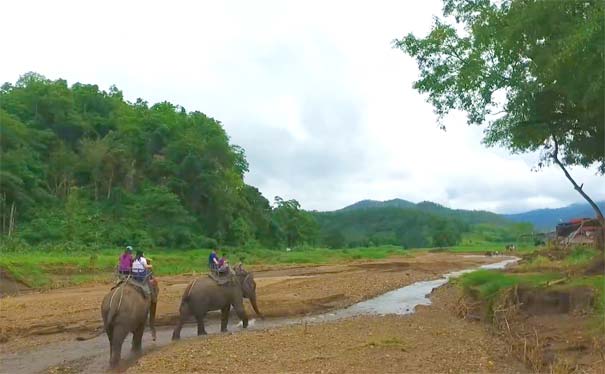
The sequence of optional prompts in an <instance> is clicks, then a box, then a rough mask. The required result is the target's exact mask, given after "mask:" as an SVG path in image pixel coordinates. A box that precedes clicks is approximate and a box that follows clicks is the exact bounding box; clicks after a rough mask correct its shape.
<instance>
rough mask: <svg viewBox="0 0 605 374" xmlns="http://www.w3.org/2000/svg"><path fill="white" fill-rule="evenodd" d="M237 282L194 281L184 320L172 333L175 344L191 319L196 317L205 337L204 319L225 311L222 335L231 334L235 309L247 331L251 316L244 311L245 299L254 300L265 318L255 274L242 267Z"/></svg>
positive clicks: (187, 291) (184, 304) (187, 293)
mask: <svg viewBox="0 0 605 374" xmlns="http://www.w3.org/2000/svg"><path fill="white" fill-rule="evenodd" d="M233 278H234V279H233V282H230V283H228V284H224V285H219V284H217V282H216V281H214V280H213V279H210V278H209V277H203V278H198V279H196V280H194V281H193V282H191V283H190V284H189V286H187V288H186V289H185V292H184V294H183V298H182V299H181V306H180V309H179V313H180V318H179V322H178V324H177V326H176V327H175V329H174V332H173V333H172V340H176V339H180V337H181V329H182V328H183V324H184V323H185V322H186V321H187V320H188V319H189V318H190V317H191V316H194V317H195V320H196V321H197V334H198V335H205V334H206V330H205V329H204V317H205V316H206V313H207V312H209V311H211V310H220V311H221V331H222V332H225V331H227V323H228V322H229V311H230V310H231V307H233V309H235V312H236V313H237V316H238V317H239V318H240V319H241V320H242V324H243V327H244V328H247V327H248V316H247V315H246V311H245V309H244V303H243V298H247V299H250V303H251V304H252V308H254V311H255V312H256V314H257V315H258V316H259V317H260V318H263V316H262V314H261V313H260V312H259V311H258V306H257V305H256V282H255V281H254V277H253V276H252V273H249V272H246V271H245V270H243V269H242V268H241V267H240V268H237V269H236V271H235V276H234V277H233Z"/></svg>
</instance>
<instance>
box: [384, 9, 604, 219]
mask: <svg viewBox="0 0 605 374" xmlns="http://www.w3.org/2000/svg"><path fill="white" fill-rule="evenodd" d="M604 9H605V2H603V1H600V0H586V1H525V0H503V1H490V0H444V8H443V16H444V17H446V19H445V20H444V19H436V20H435V23H434V25H433V28H432V30H431V32H430V33H429V34H428V36H426V37H424V38H418V37H416V36H415V35H413V34H408V35H407V36H406V37H404V38H403V39H400V40H396V41H395V46H396V47H398V48H400V49H402V50H403V51H404V52H406V53H408V54H409V55H411V56H413V57H415V58H416V61H417V63H418V66H419V68H420V79H419V80H418V81H417V82H415V84H414V87H415V88H416V89H417V90H418V91H420V92H421V93H427V94H428V101H429V102H431V103H432V104H433V106H434V108H435V111H436V113H437V114H438V115H439V117H440V119H442V118H443V116H444V115H446V114H447V113H448V112H449V111H451V110H453V109H458V110H463V111H466V112H467V114H468V122H469V124H478V125H486V129H485V138H484V142H485V143H486V144H487V145H496V144H499V145H502V146H504V147H506V148H508V149H509V150H510V151H511V152H513V153H518V152H529V151H537V150H539V151H541V153H542V157H541V160H540V163H539V164H538V166H539V167H542V166H544V165H547V164H551V163H554V164H556V165H558V166H559V167H560V168H561V169H562V171H563V172H564V174H565V176H566V177H567V179H568V180H569V181H570V182H571V183H572V185H573V186H574V188H575V189H576V190H577V191H578V192H579V193H580V194H581V195H582V197H583V198H584V199H586V201H588V203H589V204H590V205H591V206H592V207H593V209H594V211H595V215H596V216H597V218H598V219H599V221H600V222H601V223H602V224H603V225H604V227H605V219H604V218H603V214H602V212H601V211H600V210H599V208H598V206H597V205H596V204H595V203H594V202H593V201H592V199H591V198H590V197H589V196H588V195H587V194H586V193H585V192H584V191H583V189H582V187H583V185H578V184H577V183H576V181H575V180H574V179H573V178H572V177H571V175H570V174H569V172H568V170H567V167H568V166H571V165H581V166H585V167H586V166H590V165H595V164H596V166H597V167H598V173H599V174H601V175H603V174H604V173H605V152H603V151H604V149H605V122H604V121H605V109H604V106H605V81H604V70H605V69H604V67H605V57H604V56H605V32H604V23H603V19H604V17H605V11H604ZM448 20H451V22H448Z"/></svg>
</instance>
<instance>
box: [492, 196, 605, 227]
mask: <svg viewBox="0 0 605 374" xmlns="http://www.w3.org/2000/svg"><path fill="white" fill-rule="evenodd" d="M597 205H598V206H599V208H601V211H603V210H605V201H598V202H597ZM503 216H504V217H506V218H508V219H509V220H511V221H515V222H531V223H533V224H534V226H535V227H536V228H537V229H538V230H554V228H555V226H556V225H557V224H558V223H560V222H565V221H568V220H570V219H573V218H584V217H588V218H590V217H594V216H595V214H594V210H593V209H592V207H591V206H590V205H589V204H588V203H579V204H572V205H568V206H566V207H562V208H556V209H537V210H530V211H529V212H524V213H517V214H505V215H503Z"/></svg>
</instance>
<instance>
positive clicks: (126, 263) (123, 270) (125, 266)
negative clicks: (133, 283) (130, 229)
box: [118, 246, 133, 276]
mask: <svg viewBox="0 0 605 374" xmlns="http://www.w3.org/2000/svg"><path fill="white" fill-rule="evenodd" d="M132 261H133V258H132V247H131V246H127V247H126V250H125V251H124V253H122V254H121V255H120V260H119V262H118V273H119V274H120V275H123V276H126V275H130V273H131V271H132Z"/></svg>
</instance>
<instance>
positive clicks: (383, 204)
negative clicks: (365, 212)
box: [339, 199, 416, 211]
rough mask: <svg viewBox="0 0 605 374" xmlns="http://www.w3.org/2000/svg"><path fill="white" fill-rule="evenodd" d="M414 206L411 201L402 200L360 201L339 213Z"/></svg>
mask: <svg viewBox="0 0 605 374" xmlns="http://www.w3.org/2000/svg"><path fill="white" fill-rule="evenodd" d="M415 206H416V204H414V203H413V202H411V201H407V200H403V199H393V200H386V201H377V200H361V201H358V202H356V203H354V204H351V205H349V206H346V207H344V208H342V209H340V210H339V211H351V210H360V209H373V208H413V207H415Z"/></svg>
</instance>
